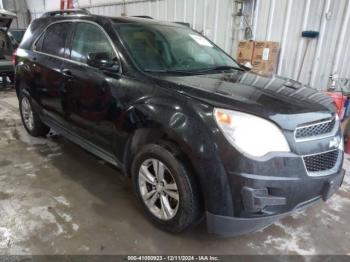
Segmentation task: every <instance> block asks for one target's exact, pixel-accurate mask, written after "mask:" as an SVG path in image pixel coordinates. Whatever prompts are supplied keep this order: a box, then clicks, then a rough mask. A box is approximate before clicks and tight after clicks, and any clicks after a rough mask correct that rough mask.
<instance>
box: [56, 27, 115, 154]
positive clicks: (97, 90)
mask: <svg viewBox="0 0 350 262" xmlns="http://www.w3.org/2000/svg"><path fill="white" fill-rule="evenodd" d="M70 49H71V50H70V57H69V60H67V61H65V62H64V64H63V67H62V73H63V74H64V75H65V78H66V81H65V82H66V94H65V95H64V96H63V98H62V101H63V103H62V105H63V111H64V112H65V116H66V121H68V122H69V124H70V126H72V127H74V129H75V131H76V132H77V133H78V135H79V136H81V137H82V138H84V139H86V140H88V141H90V142H93V143H94V144H96V145H98V146H100V147H101V148H102V149H105V150H107V151H108V152H111V151H112V141H111V139H112V137H113V134H114V132H115V126H114V124H115V123H114V121H113V119H112V118H113V117H115V113H116V107H117V105H116V98H115V97H114V96H113V89H115V88H118V87H119V86H120V82H121V76H120V74H119V72H114V73H113V72H108V73H107V72H104V71H103V70H100V69H98V68H95V67H92V66H89V65H88V64H87V59H88V55H89V54H96V53H101V52H103V53H107V54H108V59H109V60H110V61H113V60H114V59H116V58H117V54H116V52H115V50H114V48H113V46H112V44H111V42H110V40H109V38H108V36H107V35H106V33H105V32H104V31H103V29H102V28H100V27H99V26H97V25H96V24H93V23H88V22H76V23H75V29H74V33H73V35H72V39H71V44H70Z"/></svg>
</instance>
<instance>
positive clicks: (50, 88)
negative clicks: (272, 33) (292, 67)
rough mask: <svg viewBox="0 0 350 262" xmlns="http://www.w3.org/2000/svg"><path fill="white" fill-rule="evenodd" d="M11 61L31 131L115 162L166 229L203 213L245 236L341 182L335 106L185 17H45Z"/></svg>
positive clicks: (215, 227)
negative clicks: (232, 50) (259, 66)
mask: <svg viewBox="0 0 350 262" xmlns="http://www.w3.org/2000/svg"><path fill="white" fill-rule="evenodd" d="M15 63H16V90H17V95H18V97H19V103H20V112H21V115H22V119H23V123H24V126H25V128H26V129H27V131H28V132H29V134H31V135H32V136H45V135H46V134H47V133H48V131H49V128H53V129H54V130H56V131H57V132H59V133H61V134H62V135H63V136H65V137H67V138H68V139H70V140H72V141H73V142H75V143H77V144H78V145H80V146H81V147H82V148H85V149H86V150H88V151H90V152H92V153H94V154H95V155H97V156H98V157H100V158H102V159H104V160H106V161H108V162H109V163H111V164H112V165H115V166H117V167H119V168H120V169H122V170H123V171H124V173H125V174H126V175H127V176H130V177H131V179H132V181H133V185H134V189H135V192H136V194H137V196H138V198H139V200H140V201H141V203H142V205H143V207H144V209H145V212H146V214H147V215H148V216H149V218H150V219H151V220H152V221H153V222H155V223H156V224H157V225H158V226H160V227H161V228H163V229H165V230H168V231H171V232H180V231H182V230H184V229H186V228H189V227H190V226H193V225H196V224H197V223H198V222H200V220H201V218H203V217H204V216H206V219H207V225H208V229H209V231H210V232H213V233H217V234H221V235H226V236H228V235H239V234H244V233H249V232H254V231H256V230H259V229H261V228H263V227H266V226H268V225H270V224H272V223H273V222H274V221H276V219H279V218H281V217H283V216H285V215H287V214H289V213H290V212H292V211H295V210H299V209H302V208H305V207H306V206H308V205H310V204H313V203H315V202H317V201H318V200H322V199H323V200H327V199H328V198H329V197H330V196H331V195H332V194H333V193H334V192H335V191H337V189H338V188H339V187H340V185H341V184H342V181H343V177H344V170H343V169H342V163H343V143H342V134H341V129H340V122H339V119H338V117H337V115H336V113H335V107H334V104H333V103H332V101H331V100H330V99H329V98H328V97H326V96H325V95H323V94H322V93H320V92H317V91H315V90H313V89H310V88H308V87H305V86H302V85H301V84H300V83H298V82H294V81H291V80H288V79H284V78H280V77H273V78H266V77H263V76H259V75H255V74H252V73H250V72H248V71H247V70H246V69H245V68H242V67H240V66H239V65H238V64H237V63H236V62H235V61H234V60H233V59H232V58H231V57H230V56H229V55H227V54H226V53H224V52H223V51H222V50H221V49H220V48H218V47H217V46H216V45H215V44H214V43H212V42H211V41H209V40H208V39H206V38H205V37H203V36H202V35H200V34H198V33H197V32H195V31H193V30H191V29H190V28H188V27H186V26H183V25H179V24H175V23H163V22H158V21H155V20H152V19H143V18H124V17H123V18H112V17H102V16H96V15H91V14H89V13H87V12H85V11H82V10H80V11H79V10H76V11H74V10H73V11H69V12H51V13H47V14H45V15H44V16H43V17H42V18H39V19H37V20H35V21H33V22H32V24H31V25H30V27H29V29H28V30H27V32H26V33H25V36H24V38H23V41H22V43H21V45H20V47H19V48H18V50H17V54H16V61H15Z"/></svg>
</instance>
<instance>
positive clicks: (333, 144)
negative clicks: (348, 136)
mask: <svg viewBox="0 0 350 262" xmlns="http://www.w3.org/2000/svg"><path fill="white" fill-rule="evenodd" d="M339 143H340V138H339V137H337V136H336V137H333V139H332V140H331V141H330V142H329V148H334V147H338V146H339Z"/></svg>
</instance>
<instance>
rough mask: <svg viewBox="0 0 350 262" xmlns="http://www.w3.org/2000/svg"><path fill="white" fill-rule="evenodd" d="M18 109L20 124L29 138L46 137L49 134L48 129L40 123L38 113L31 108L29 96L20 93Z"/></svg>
mask: <svg viewBox="0 0 350 262" xmlns="http://www.w3.org/2000/svg"><path fill="white" fill-rule="evenodd" d="M19 109H20V113H21V118H22V123H23V125H24V127H25V129H26V130H27V132H28V133H29V134H30V135H31V136H34V137H39V136H46V135H47V134H48V133H49V131H50V128H49V127H47V126H46V125H45V124H43V123H42V122H41V120H40V117H39V113H38V112H37V111H36V110H35V108H34V107H33V103H32V101H31V98H30V96H28V95H26V94H24V93H22V92H21V93H20V95H19Z"/></svg>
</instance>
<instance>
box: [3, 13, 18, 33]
mask: <svg viewBox="0 0 350 262" xmlns="http://www.w3.org/2000/svg"><path fill="white" fill-rule="evenodd" d="M16 17H17V15H16V14H15V13H12V12H10V11H7V10H4V9H2V10H0V28H3V29H4V30H5V31H7V30H8V29H9V28H10V25H11V23H12V20H13V19H14V18H16Z"/></svg>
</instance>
